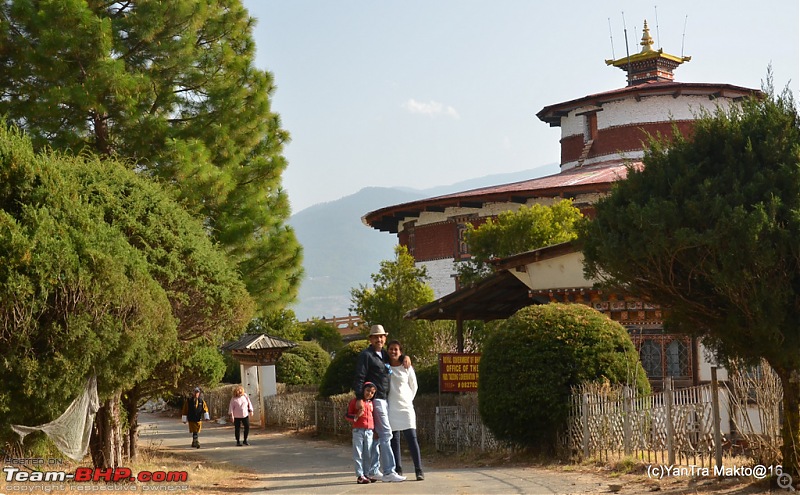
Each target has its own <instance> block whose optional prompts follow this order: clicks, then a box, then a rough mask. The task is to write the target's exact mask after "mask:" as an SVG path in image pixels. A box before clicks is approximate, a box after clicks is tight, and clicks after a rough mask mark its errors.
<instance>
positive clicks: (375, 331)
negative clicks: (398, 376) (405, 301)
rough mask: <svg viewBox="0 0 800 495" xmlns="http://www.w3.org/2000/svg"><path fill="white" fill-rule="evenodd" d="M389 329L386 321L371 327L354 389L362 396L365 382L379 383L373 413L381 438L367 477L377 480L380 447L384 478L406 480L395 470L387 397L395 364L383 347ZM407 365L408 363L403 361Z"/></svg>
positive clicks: (376, 445)
mask: <svg viewBox="0 0 800 495" xmlns="http://www.w3.org/2000/svg"><path fill="white" fill-rule="evenodd" d="M387 335H388V334H387V333H386V330H384V329H383V325H373V326H372V328H370V331H369V347H367V348H366V349H364V350H363V351H361V354H359V356H358V363H357V364H356V379H355V382H354V383H353V390H354V391H355V393H356V397H362V396H363V395H362V394H363V392H364V383H365V382H372V383H374V384H375V395H374V396H373V398H372V405H373V415H374V418H375V434H376V436H377V437H378V441H376V442H373V444H372V448H371V449H370V469H369V471H368V474H367V478H369V479H370V481H377V478H378V476H377V475H378V449H379V448H380V468H381V471H382V472H383V476H382V477H381V479H382V480H383V481H388V482H394V481H405V479H406V478H405V476H401V475H399V474H397V472H395V461H394V454H393V453H392V448H391V445H390V443H389V442H390V441H391V439H392V427H391V426H390V425H389V409H388V403H387V401H386V398H387V394H388V393H389V375H391V373H392V368H391V366H389V356H388V354H387V353H386V351H385V350H384V349H383V346H384V344H386V336H387ZM403 364H404V365H405V363H403Z"/></svg>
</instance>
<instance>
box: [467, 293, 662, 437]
mask: <svg viewBox="0 0 800 495" xmlns="http://www.w3.org/2000/svg"><path fill="white" fill-rule="evenodd" d="M598 380H608V381H610V382H611V383H622V384H628V385H631V386H633V387H636V388H637V389H638V390H640V391H642V392H649V391H650V384H649V383H648V381H647V375H646V373H645V371H644V368H642V365H641V363H640V362H639V354H638V353H637V352H636V348H635V347H634V346H633V342H632V341H631V338H630V336H629V335H628V332H627V330H625V328H624V327H622V325H620V324H619V323H617V322H614V321H612V320H611V319H609V318H608V317H606V316H605V315H603V314H601V313H599V312H597V311H595V310H593V309H592V308H589V307H587V306H584V305H582V304H556V303H554V304H543V305H537V306H528V307H527V308H523V309H521V310H519V311H518V312H517V313H516V314H514V315H513V316H512V317H511V318H509V319H507V320H505V321H504V322H503V323H502V324H501V328H500V331H498V332H496V333H495V334H493V335H492V336H491V337H490V338H489V340H488V341H487V342H486V344H485V345H484V348H483V352H482V354H481V362H480V372H479V375H478V406H479V409H480V413H481V418H482V419H483V421H484V422H485V423H486V426H487V427H488V428H489V429H490V430H491V431H492V433H493V434H494V435H495V436H496V437H497V438H498V439H500V440H504V441H507V442H510V443H513V444H516V445H518V446H522V447H526V448H531V449H533V450H538V451H541V452H545V453H549V452H552V451H553V450H554V449H555V447H556V443H557V442H556V440H557V435H558V433H560V432H563V431H564V428H565V427H566V425H567V417H568V414H569V406H570V401H569V397H570V393H571V389H572V387H574V386H576V385H579V384H581V383H583V382H587V381H598Z"/></svg>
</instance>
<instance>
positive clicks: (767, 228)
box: [581, 76, 800, 475]
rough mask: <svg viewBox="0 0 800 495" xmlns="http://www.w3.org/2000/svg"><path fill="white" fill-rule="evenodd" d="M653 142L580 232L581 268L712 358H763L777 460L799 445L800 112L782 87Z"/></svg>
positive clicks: (793, 459) (793, 466) (791, 458)
mask: <svg viewBox="0 0 800 495" xmlns="http://www.w3.org/2000/svg"><path fill="white" fill-rule="evenodd" d="M765 92H766V95H765V96H764V97H763V98H753V99H749V100H746V101H744V102H742V104H741V106H731V107H730V108H728V109H723V108H719V109H717V110H716V111H715V112H713V113H705V114H702V115H701V116H700V118H699V120H697V121H696V124H695V126H694V130H693V133H692V135H691V136H690V137H684V136H681V135H680V134H679V133H678V132H677V131H676V132H674V136H673V141H672V143H671V144H665V143H662V142H661V141H659V140H657V139H653V140H652V141H651V142H650V144H649V148H648V150H647V152H646V154H645V157H644V167H643V169H641V170H637V169H635V168H631V169H630V170H629V171H628V178H627V180H625V181H622V182H620V183H618V184H617V186H616V187H615V188H614V190H613V192H612V194H610V195H609V196H607V197H606V198H604V199H603V200H601V201H600V202H598V203H597V217H596V218H595V219H594V220H593V221H591V222H587V223H586V225H585V226H584V231H583V233H582V235H581V237H582V240H583V243H584V248H583V250H584V251H583V252H584V255H585V259H586V270H587V272H588V273H589V274H590V275H594V276H602V277H603V278H605V279H606V281H607V282H608V283H609V285H612V286H615V287H622V288H624V289H626V290H628V291H630V292H631V293H634V294H637V295H640V296H641V297H643V298H645V299H647V300H651V301H654V302H658V303H659V304H663V305H665V306H667V307H669V314H668V317H667V318H668V320H667V324H668V325H670V326H671V329H672V330H674V331H680V332H687V333H692V334H696V335H703V336H704V338H705V342H706V343H708V344H709V345H711V346H712V347H713V348H714V349H716V351H717V353H718V356H719V357H722V358H724V357H726V356H727V357H740V358H746V359H748V360H750V361H751V362H753V361H755V360H757V359H758V358H762V357H763V358H764V359H766V360H767V362H769V364H770V366H772V368H773V369H774V370H775V371H776V373H777V374H778V376H779V377H780V379H781V383H782V388H783V428H782V434H783V465H784V469H788V470H789V472H791V473H792V474H793V475H796V474H797V468H798V464H799V463H798V460H799V459H798V449H797V447H796V446H797V445H800V381H799V380H797V379H796V377H797V376H798V373H800V331H798V322H800V305H798V303H797V302H798V298H797V294H798V290H800V119H799V118H798V112H797V108H796V105H795V102H794V100H793V98H792V95H791V93H790V92H789V91H788V90H785V91H784V92H783V93H782V94H780V95H776V94H775V92H774V90H773V89H772V83H771V76H770V77H769V78H768V82H767V83H766V87H765Z"/></svg>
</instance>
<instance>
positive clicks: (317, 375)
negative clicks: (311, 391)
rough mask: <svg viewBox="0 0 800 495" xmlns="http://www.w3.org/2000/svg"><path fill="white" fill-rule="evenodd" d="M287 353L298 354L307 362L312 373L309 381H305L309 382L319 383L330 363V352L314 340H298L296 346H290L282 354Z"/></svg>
mask: <svg viewBox="0 0 800 495" xmlns="http://www.w3.org/2000/svg"><path fill="white" fill-rule="evenodd" d="M287 354H293V355H295V356H299V357H301V358H303V359H304V360H305V361H306V362H307V363H308V366H309V370H310V371H311V375H312V376H311V381H309V382H307V383H309V384H311V383H316V384H319V383H320V382H321V381H322V377H323V376H325V371H326V370H327V369H328V365H330V364H331V356H330V354H328V353H327V352H326V351H325V349H323V348H322V347H321V346H320V345H319V344H318V343H316V342H298V343H297V347H292V348H291V349H289V350H288V351H286V352H285V353H284V354H283V355H284V356H286V355H287ZM281 357H283V356H281ZM278 361H280V359H279V360H278Z"/></svg>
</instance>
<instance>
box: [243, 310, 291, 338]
mask: <svg viewBox="0 0 800 495" xmlns="http://www.w3.org/2000/svg"><path fill="white" fill-rule="evenodd" d="M247 333H255V334H260V333H263V334H266V335H269V336H270V337H278V338H281V339H285V340H291V341H292V342H300V341H301V340H303V327H302V325H301V324H300V323H299V322H298V321H297V318H296V317H295V315H294V311H292V310H291V309H281V310H277V311H270V312H269V313H267V314H265V315H263V316H260V317H258V318H253V320H252V321H251V322H250V323H249V324H248V326H247Z"/></svg>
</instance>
